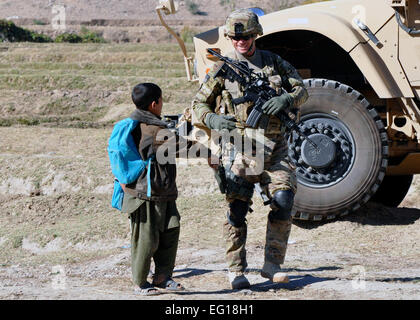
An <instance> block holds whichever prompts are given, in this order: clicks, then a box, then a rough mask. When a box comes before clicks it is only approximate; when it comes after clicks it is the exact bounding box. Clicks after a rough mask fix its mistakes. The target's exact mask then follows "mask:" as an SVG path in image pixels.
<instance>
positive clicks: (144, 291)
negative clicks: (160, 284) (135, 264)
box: [134, 282, 160, 296]
mask: <svg viewBox="0 0 420 320" xmlns="http://www.w3.org/2000/svg"><path fill="white" fill-rule="evenodd" d="M134 293H137V294H140V295H142V296H156V295H158V294H160V291H159V290H158V289H156V288H155V287H154V286H153V285H152V284H150V283H149V282H146V284H145V285H143V286H141V287H137V288H135V289H134Z"/></svg>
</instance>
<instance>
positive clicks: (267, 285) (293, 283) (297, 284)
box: [173, 267, 342, 295]
mask: <svg viewBox="0 0 420 320" xmlns="http://www.w3.org/2000/svg"><path fill="white" fill-rule="evenodd" d="M339 269H342V268H341V267H318V268H315V269H298V268H290V269H284V271H285V272H290V271H296V272H321V271H327V270H339ZM220 271H222V272H226V273H227V270H226V269H224V270H210V269H194V268H186V269H179V270H175V271H174V273H181V274H179V275H174V277H173V278H189V277H195V276H201V275H203V274H206V273H211V272H220ZM247 271H248V273H260V271H261V270H260V269H252V268H251V269H247ZM184 272H186V273H184ZM289 279H290V281H289V283H273V282H271V281H269V280H264V281H263V282H261V283H254V284H252V285H251V288H250V289H246V291H244V293H245V294H252V292H268V291H270V290H279V289H284V290H299V289H302V288H304V287H306V286H308V285H311V284H313V283H318V282H323V281H333V280H336V279H337V278H334V277H315V276H312V275H308V274H306V275H296V276H289ZM240 291H241V290H232V289H222V290H216V291H211V290H208V291H185V292H178V294H180V295H196V294H206V295H209V294H210V295H211V294H229V293H234V292H240Z"/></svg>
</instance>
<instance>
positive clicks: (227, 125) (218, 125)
mask: <svg viewBox="0 0 420 320" xmlns="http://www.w3.org/2000/svg"><path fill="white" fill-rule="evenodd" d="M233 120H235V118H234V117H233V116H226V115H218V114H215V113H209V114H208V115H207V116H206V120H205V121H204V122H205V124H206V126H207V127H209V128H210V129H215V130H222V129H227V130H229V131H231V130H233V129H235V128H236V124H235V122H234V121H233Z"/></svg>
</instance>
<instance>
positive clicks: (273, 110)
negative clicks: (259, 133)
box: [262, 93, 293, 116]
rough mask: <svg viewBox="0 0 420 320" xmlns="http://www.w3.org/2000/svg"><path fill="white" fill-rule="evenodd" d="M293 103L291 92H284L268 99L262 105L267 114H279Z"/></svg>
mask: <svg viewBox="0 0 420 320" xmlns="http://www.w3.org/2000/svg"><path fill="white" fill-rule="evenodd" d="M292 104H293V98H292V96H291V95H290V94H288V93H284V94H282V95H281V96H279V97H274V98H271V99H270V100H268V101H267V102H266V103H264V105H263V106H262V110H263V112H264V113H265V114H267V115H273V116H275V115H278V114H279V113H280V112H281V111H282V110H285V109H286V108H288V107H290V106H291V105H292Z"/></svg>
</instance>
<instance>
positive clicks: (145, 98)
mask: <svg viewBox="0 0 420 320" xmlns="http://www.w3.org/2000/svg"><path fill="white" fill-rule="evenodd" d="M161 96H162V90H161V89H160V88H159V86H158V85H156V84H154V83H149V82H145V83H139V84H138V85H136V86H135V87H134V88H133V91H132V92H131V99H132V100H133V102H134V104H135V105H136V107H137V108H138V109H142V110H147V109H148V108H149V106H150V104H151V103H152V102H153V101H155V102H156V103H158V102H159V98H160V97H161Z"/></svg>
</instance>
